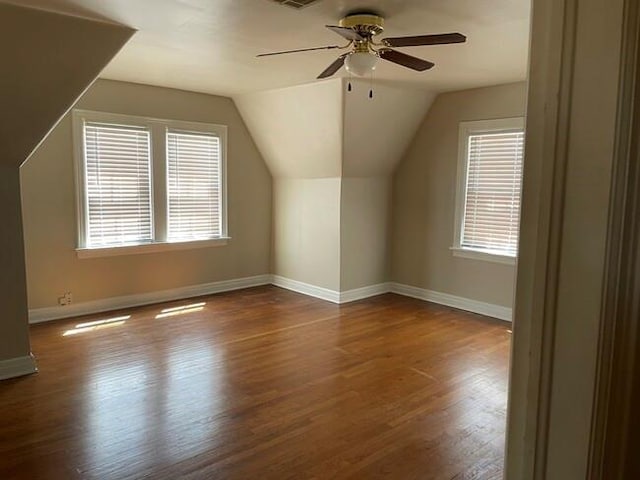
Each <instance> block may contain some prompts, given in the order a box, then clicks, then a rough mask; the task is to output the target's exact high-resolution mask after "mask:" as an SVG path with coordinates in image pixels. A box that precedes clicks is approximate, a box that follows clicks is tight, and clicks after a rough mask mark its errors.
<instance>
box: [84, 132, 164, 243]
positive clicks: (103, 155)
mask: <svg viewBox="0 0 640 480" xmlns="http://www.w3.org/2000/svg"><path fill="white" fill-rule="evenodd" d="M150 154H151V147H150V132H149V130H148V129H147V128H145V127H137V126H128V125H112V124H105V123H93V122H86V123H85V124H84V160H85V161H84V167H85V175H84V179H85V192H86V195H85V202H86V209H85V216H86V237H85V245H86V247H88V248H92V247H102V246H114V245H115V246H117V245H129V244H139V243H147V242H150V241H151V240H152V238H153V233H152V230H153V228H152V215H151V179H150V177H151V175H150V171H151V167H150V162H151V158H150Z"/></svg>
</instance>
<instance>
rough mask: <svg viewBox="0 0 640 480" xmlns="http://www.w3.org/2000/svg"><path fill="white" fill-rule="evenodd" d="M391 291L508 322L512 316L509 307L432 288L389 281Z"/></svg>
mask: <svg viewBox="0 0 640 480" xmlns="http://www.w3.org/2000/svg"><path fill="white" fill-rule="evenodd" d="M391 291H392V292H393V293H397V294H398V295H404V296H405V297H412V298H417V299H420V300H426V301H427V302H433V303H437V304H440V305H446V306H447V307H453V308H459V309H460V310H466V311H468V312H473V313H479V314H480V315H486V316H488V317H493V318H498V319H500V320H506V321H508V322H510V321H511V320H512V318H513V310H512V309H511V308H509V307H503V306H501V305H494V304H491V303H485V302H480V301H478V300H471V299H469V298H463V297H457V296H455V295H450V294H448V293H441V292H434V291H433V290H426V289H424V288H418V287H412V286H411V285H402V284H400V283H391Z"/></svg>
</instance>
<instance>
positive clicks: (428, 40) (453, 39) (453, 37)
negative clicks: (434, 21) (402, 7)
mask: <svg viewBox="0 0 640 480" xmlns="http://www.w3.org/2000/svg"><path fill="white" fill-rule="evenodd" d="M466 41H467V37H465V36H464V35H462V34H461V33H440V34H437V35H418V36H415V37H392V38H383V39H382V43H384V44H385V45H386V46H387V47H418V46H421V45H444V44H447V43H464V42H466Z"/></svg>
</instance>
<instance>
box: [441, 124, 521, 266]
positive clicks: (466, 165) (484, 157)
mask: <svg viewBox="0 0 640 480" xmlns="http://www.w3.org/2000/svg"><path fill="white" fill-rule="evenodd" d="M459 148H460V154H459V166H458V177H459V179H458V191H457V198H456V222H455V223H456V230H455V234H454V246H453V253H454V255H457V256H463V257H471V258H477V259H485V260H492V261H498V262H503V263H514V262H515V257H516V255H517V252H518V232H519V225H520V197H521V191H522V168H523V160H524V121H523V119H522V118H510V119H502V120H488V121H480V122H463V123H462V124H461V125H460V147H459Z"/></svg>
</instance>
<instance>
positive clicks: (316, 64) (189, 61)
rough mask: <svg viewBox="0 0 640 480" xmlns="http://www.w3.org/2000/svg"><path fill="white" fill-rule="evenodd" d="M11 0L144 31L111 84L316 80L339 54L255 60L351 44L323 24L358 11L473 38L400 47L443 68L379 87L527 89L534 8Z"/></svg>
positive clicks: (269, 84) (389, 75)
mask: <svg viewBox="0 0 640 480" xmlns="http://www.w3.org/2000/svg"><path fill="white" fill-rule="evenodd" d="M0 1H2V0H0ZM9 1H10V2H12V3H17V4H20V5H25V6H34V7H39V8H46V9H49V10H55V11H61V12H66V13H73V14H78V15H84V16H92V17H102V18H104V19H109V20H113V21H117V22H121V23H124V24H126V25H129V26H132V27H135V28H136V29H138V30H139V32H138V33H137V34H136V35H135V36H134V38H133V39H132V40H131V41H130V42H129V44H128V45H127V46H125V48H124V49H123V50H122V51H121V52H120V53H119V54H118V55H117V57H116V58H115V59H114V60H113V62H112V63H111V64H110V65H109V66H108V67H107V68H106V70H105V71H104V72H103V75H102V76H103V77H104V78H110V79H114V80H126V81H132V82H138V83H147V84H151V85H161V86H167V87H174V88H181V89H185V90H193V91H200V92H207V93H213V94H221V95H228V96H234V95H237V94H242V93H246V92H251V91H258V90H266V89H272V88H278V87H287V86H291V85H299V84H303V83H309V82H312V81H314V80H315V77H316V76H317V75H318V74H319V73H320V72H321V71H322V70H324V68H325V67H326V66H328V65H329V64H330V63H331V62H332V61H333V60H334V59H335V58H336V57H337V55H338V54H337V53H336V51H319V52H309V53H301V54H292V55H286V56H279V57H267V58H255V55H256V54H258V53H264V52H269V51H277V50H286V49H293V48H305V47H315V46H323V45H331V44H342V43H343V42H342V40H341V37H339V36H337V35H336V34H335V33H332V32H330V31H329V30H327V29H325V28H324V25H325V24H336V23H337V22H338V20H339V19H340V18H341V17H342V16H343V15H344V14H346V13H349V12H351V11H353V10H356V9H370V10H374V11H377V12H379V13H381V14H382V15H384V16H385V18H386V29H385V33H384V34H383V36H402V35H418V34H426V33H446V32H460V33H464V34H465V35H467V36H468V39H469V40H468V42H467V43H466V44H460V45H446V46H436V47H411V48H405V49H401V50H403V51H404V52H405V53H409V54H412V55H416V56H419V57H423V58H425V59H428V60H431V61H433V62H435V63H436V68H434V69H433V70H430V71H427V72H423V73H418V72H413V71H411V70H408V69H404V68H402V67H399V66H396V65H394V64H390V63H388V62H380V64H379V65H378V68H377V69H376V74H375V78H376V79H378V80H384V81H391V82H403V83H407V84H409V85H412V86H417V87H422V88H426V89H429V90H432V91H436V92H442V91H451V90H460V89H465V88H472V87H481V86H486V85H495V84H500V83H508V82H515V81H521V80H524V79H525V77H526V70H527V54H528V42H529V40H528V38H529V12H530V0H482V1H478V0H320V1H319V2H318V3H317V4H315V5H312V6H310V7H307V8H303V9H301V10H296V9H293V8H290V7H286V6H282V5H278V4H276V3H274V2H272V1H271V0H9ZM342 75H345V72H344V70H341V71H340V72H339V74H338V75H337V76H342Z"/></svg>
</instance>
